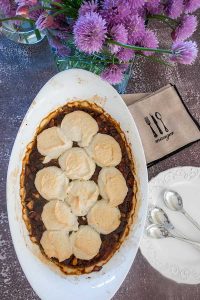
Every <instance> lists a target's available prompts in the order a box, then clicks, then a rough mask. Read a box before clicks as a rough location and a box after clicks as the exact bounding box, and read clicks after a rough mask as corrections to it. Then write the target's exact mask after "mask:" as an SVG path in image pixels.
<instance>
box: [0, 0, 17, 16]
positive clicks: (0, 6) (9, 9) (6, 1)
mask: <svg viewBox="0 0 200 300" xmlns="http://www.w3.org/2000/svg"><path fill="white" fill-rule="evenodd" d="M14 6H15V5H13V4H12V3H11V1H10V0H0V12H2V13H3V14H4V16H6V17H13V16H15V7H14Z"/></svg>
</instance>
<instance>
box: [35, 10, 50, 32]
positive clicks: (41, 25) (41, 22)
mask: <svg viewBox="0 0 200 300" xmlns="http://www.w3.org/2000/svg"><path fill="white" fill-rule="evenodd" d="M35 25H36V27H37V28H38V29H40V30H44V29H46V28H55V23H54V19H53V17H52V16H51V15H48V13H47V12H43V13H42V14H41V15H40V16H39V18H38V19H37V21H36V22H35Z"/></svg>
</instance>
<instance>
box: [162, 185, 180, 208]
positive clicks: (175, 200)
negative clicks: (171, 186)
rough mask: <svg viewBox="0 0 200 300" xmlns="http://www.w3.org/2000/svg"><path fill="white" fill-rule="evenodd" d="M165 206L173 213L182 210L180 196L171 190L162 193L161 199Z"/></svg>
mask: <svg viewBox="0 0 200 300" xmlns="http://www.w3.org/2000/svg"><path fill="white" fill-rule="evenodd" d="M163 200H164V203H165V205H166V206H167V207H168V208H169V209H171V210H173V211H181V210H183V201H182V198H181V196H180V195H179V194H178V193H177V192H175V191H172V190H167V191H165V192H164V197H163Z"/></svg>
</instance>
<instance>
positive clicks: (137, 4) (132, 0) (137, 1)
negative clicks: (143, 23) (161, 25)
mask: <svg viewBox="0 0 200 300" xmlns="http://www.w3.org/2000/svg"><path fill="white" fill-rule="evenodd" d="M126 1H127V2H128V3H129V5H130V7H131V10H132V13H136V12H137V9H138V8H141V7H142V6H144V2H145V1H144V0H126Z"/></svg>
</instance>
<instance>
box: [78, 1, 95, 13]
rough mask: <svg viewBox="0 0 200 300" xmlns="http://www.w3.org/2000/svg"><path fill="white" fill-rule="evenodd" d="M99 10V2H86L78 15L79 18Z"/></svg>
mask: <svg viewBox="0 0 200 300" xmlns="http://www.w3.org/2000/svg"><path fill="white" fill-rule="evenodd" d="M97 9H98V2H97V0H91V1H89V2H88V1H84V2H83V4H82V5H81V7H80V9H79V11H78V13H79V16H85V15H86V14H87V13H91V12H97Z"/></svg>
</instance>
